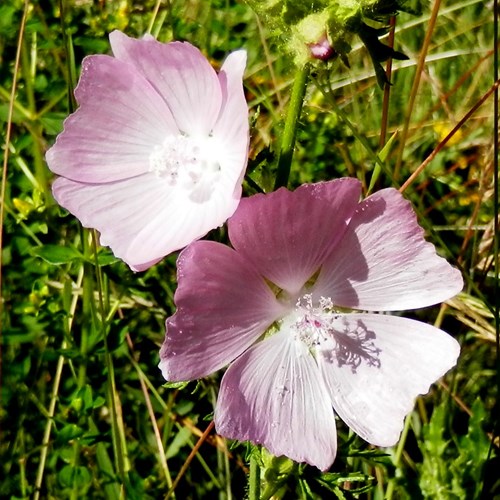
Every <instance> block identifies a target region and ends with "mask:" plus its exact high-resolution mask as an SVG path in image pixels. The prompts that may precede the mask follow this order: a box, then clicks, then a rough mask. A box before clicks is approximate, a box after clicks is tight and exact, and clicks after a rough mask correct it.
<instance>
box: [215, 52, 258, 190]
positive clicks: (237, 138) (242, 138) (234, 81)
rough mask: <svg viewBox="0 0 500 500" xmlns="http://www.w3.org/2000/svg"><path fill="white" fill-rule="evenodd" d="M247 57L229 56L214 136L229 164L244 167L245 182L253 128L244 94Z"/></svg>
mask: <svg viewBox="0 0 500 500" xmlns="http://www.w3.org/2000/svg"><path fill="white" fill-rule="evenodd" d="M246 60H247V54H246V51H244V50H237V51H235V52H232V53H231V54H229V56H227V58H226V60H225V61H224V64H223V65H222V68H221V70H220V73H219V75H218V77H219V82H220V85H221V90H222V108H221V111H220V115H219V118H218V119H217V123H216V124H215V127H214V130H213V135H214V137H217V138H219V140H220V142H221V143H222V144H223V145H224V154H223V155H221V156H222V157H226V158H227V161H229V162H231V163H233V164H239V165H241V175H240V177H241V179H240V182H239V184H241V181H242V180H243V175H244V173H245V167H246V163H247V155H248V144H249V139H250V136H249V127H248V107H247V102H246V99H245V93H244V92H243V73H244V71H245V65H246Z"/></svg>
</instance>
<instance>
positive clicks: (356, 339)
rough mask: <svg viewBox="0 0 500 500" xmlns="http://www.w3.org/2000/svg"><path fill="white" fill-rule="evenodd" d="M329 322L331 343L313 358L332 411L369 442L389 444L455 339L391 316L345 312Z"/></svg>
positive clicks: (441, 368) (448, 364) (444, 367)
mask: <svg viewBox="0 0 500 500" xmlns="http://www.w3.org/2000/svg"><path fill="white" fill-rule="evenodd" d="M332 325H333V328H334V329H335V331H336V332H335V335H334V337H335V342H336V343H337V344H336V347H335V348H334V349H333V350H332V349H324V350H322V351H319V353H317V359H318V363H319V366H320V368H321V370H322V372H323V376H324V380H325V382H326V384H327V386H328V387H329V393H330V397H331V399H332V401H333V407H334V410H335V412H336V413H337V414H338V415H339V416H340V418H342V420H343V421H344V422H345V423H346V424H347V425H348V426H349V427H350V428H351V429H352V430H353V431H354V432H356V434H359V435H360V436H361V437H362V438H363V439H365V440H366V441H368V442H369V443H371V444H374V445H377V446H392V445H394V444H395V443H396V442H397V440H398V439H399V435H400V433H401V430H402V429H403V422H404V418H405V416H406V415H407V414H408V413H410V411H411V410H412V408H413V405H414V400H415V398H416V397H417V396H418V395H419V394H425V393H427V392H428V391H429V388H430V385H431V384H432V383H433V382H435V381H437V380H438V379H439V378H440V377H441V376H443V375H444V374H445V373H446V372H447V371H448V370H449V369H450V368H452V367H453V366H454V365H455V363H456V360H457V357H458V354H459V351H460V347H459V345H458V343H457V342H456V340H454V339H453V338H452V337H450V336H449V335H447V334H446V333H444V332H443V331H441V330H439V329H437V328H435V327H433V326H430V325H427V324H425V323H421V322H419V321H414V320H410V319H406V318H401V317H397V316H388V315H381V314H346V315H340V316H338V317H337V318H336V319H335V320H333V322H332ZM346 351H348V352H349V353H350V356H349V354H348V353H347V352H346Z"/></svg>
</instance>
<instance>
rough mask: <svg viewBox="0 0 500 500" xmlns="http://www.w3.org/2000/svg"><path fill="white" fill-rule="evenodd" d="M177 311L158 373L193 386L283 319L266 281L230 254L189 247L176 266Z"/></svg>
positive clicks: (201, 245) (208, 245)
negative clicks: (160, 372) (185, 381)
mask: <svg viewBox="0 0 500 500" xmlns="http://www.w3.org/2000/svg"><path fill="white" fill-rule="evenodd" d="M177 278H178V283H179V284H178V288H177V291H176V292H175V304H176V306H177V311H176V313H175V314H174V316H172V317H171V318H169V319H168V320H167V323H166V327H167V332H166V336H165V341H164V343H163V346H162V348H161V351H160V358H161V361H160V369H161V370H162V373H163V376H164V377H165V379H166V380H169V381H181V380H194V379H196V378H200V377H204V376H206V375H209V374H210V373H213V372H215V371H216V370H218V369H220V368H222V367H223V366H225V365H227V364H228V363H229V362H231V361H232V360H233V359H235V358H236V357H237V356H239V355H240V354H241V353H242V352H243V351H244V350H245V349H247V348H248V347H249V346H250V345H251V344H253V343H254V342H255V341H256V340H257V339H258V338H259V337H260V336H261V335H262V334H263V333H264V331H265V330H266V329H267V328H268V327H269V326H270V325H271V324H272V323H273V322H274V321H275V320H276V319H277V318H279V317H280V316H282V315H283V314H284V309H283V306H281V305H280V304H279V303H278V301H277V300H276V298H275V297H274V295H273V293H272V292H271V290H270V288H269V287H268V286H267V284H266V283H265V281H264V280H263V279H262V278H261V277H260V276H259V275H258V274H257V272H256V271H255V270H254V269H253V267H252V266H251V265H250V264H249V263H248V262H246V261H245V259H244V257H241V256H240V255H238V254H237V253H236V252H235V251H234V250H233V249H231V248H229V247H227V246H225V245H222V244H220V243H214V242H210V241H198V242H195V243H193V244H191V245H189V246H188V247H187V248H186V249H185V250H184V251H183V252H182V253H181V254H180V256H179V259H178V260H177Z"/></svg>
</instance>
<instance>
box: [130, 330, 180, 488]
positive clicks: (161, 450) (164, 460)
mask: <svg viewBox="0 0 500 500" xmlns="http://www.w3.org/2000/svg"><path fill="white" fill-rule="evenodd" d="M127 344H128V347H129V349H130V360H131V362H132V365H133V366H134V368H135V369H136V370H137V375H138V377H139V383H140V384H141V390H142V393H143V394H144V401H145V402H146V408H147V410H148V414H149V419H150V420H151V425H152V427H153V432H154V435H155V440H156V446H157V448H158V459H159V462H160V467H161V470H162V472H163V475H164V476H165V480H166V482H167V486H168V487H169V488H171V487H172V478H171V476H170V470H169V468H168V464H167V458H166V456H165V449H164V448H163V443H162V440H161V434H160V430H159V429H158V423H157V422H156V417H155V413H154V409H153V405H152V404H151V398H150V397H149V392H148V386H147V385H146V382H145V380H144V379H145V378H146V376H145V375H144V373H143V372H142V370H140V369H139V365H138V363H137V360H136V359H135V356H134V344H133V342H132V338H131V337H130V335H129V334H128V333H127Z"/></svg>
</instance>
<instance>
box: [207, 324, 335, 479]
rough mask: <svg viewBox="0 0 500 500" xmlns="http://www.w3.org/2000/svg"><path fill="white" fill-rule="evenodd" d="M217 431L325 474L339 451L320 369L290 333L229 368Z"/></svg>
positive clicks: (254, 349)
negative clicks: (302, 463) (324, 471)
mask: <svg viewBox="0 0 500 500" xmlns="http://www.w3.org/2000/svg"><path fill="white" fill-rule="evenodd" d="M215 428H216V430H217V432H218V433H219V434H221V435H222V436H225V437H227V438H230V439H238V440H239V441H251V442H252V443H256V444H262V445H264V446H265V447H266V448H267V449H268V450H269V451H270V452H271V453H272V454H273V455H276V456H281V455H285V456H287V457H289V458H291V459H292V460H295V461H297V462H307V463H308V464H311V465H314V466H316V467H318V469H321V470H326V469H328V468H329V467H330V466H331V465H332V463H333V461H334V459H335V454H336V450H337V443H336V430H335V417H334V414H333V410H332V405H331V400H330V398H329V396H328V393H327V391H326V388H325V385H324V384H323V382H322V380H321V374H320V372H319V370H318V366H317V365H316V362H315V361H314V358H313V357H312V355H311V354H310V353H309V352H308V349H307V347H306V346H305V345H304V344H303V343H301V342H298V341H297V340H295V339H294V337H293V336H292V335H290V332H280V333H278V334H276V335H273V336H272V337H270V338H268V339H265V340H264V341H262V342H260V343H258V344H256V345H255V346H254V347H252V348H251V349H249V350H248V351H246V352H245V353H244V354H243V355H242V356H241V357H239V358H238V359H237V360H236V361H235V362H234V363H233V364H232V365H231V366H230V367H229V368H228V370H227V371H226V373H225V374H224V377H223V379H222V383H221V388H220V392H219V398H218V401H217V406H216V409H215Z"/></svg>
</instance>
